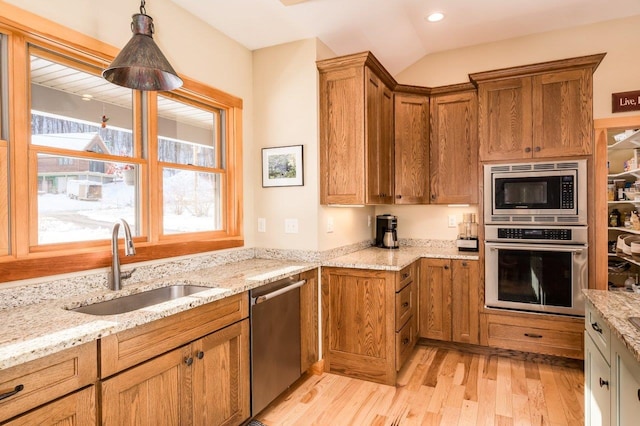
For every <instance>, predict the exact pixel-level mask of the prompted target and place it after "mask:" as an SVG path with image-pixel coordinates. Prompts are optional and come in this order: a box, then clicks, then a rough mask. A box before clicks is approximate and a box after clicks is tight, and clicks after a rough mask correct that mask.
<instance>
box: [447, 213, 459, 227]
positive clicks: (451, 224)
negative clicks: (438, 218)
mask: <svg viewBox="0 0 640 426" xmlns="http://www.w3.org/2000/svg"><path fill="white" fill-rule="evenodd" d="M457 224H458V221H457V219H456V215H455V214H450V215H449V228H455V227H456V226H457Z"/></svg>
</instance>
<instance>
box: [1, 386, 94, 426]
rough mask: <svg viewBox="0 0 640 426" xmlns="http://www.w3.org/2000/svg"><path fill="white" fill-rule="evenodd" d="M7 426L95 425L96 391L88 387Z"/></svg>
mask: <svg viewBox="0 0 640 426" xmlns="http://www.w3.org/2000/svg"><path fill="white" fill-rule="evenodd" d="M2 424H3V425H7V426H32V425H51V426H91V425H95V424H97V423H96V389H95V386H90V387H88V388H85V389H83V390H80V391H78V392H76V393H72V394H71V395H67V396H65V397H63V398H60V399H58V400H56V401H54V402H51V403H49V404H46V405H44V406H42V407H40V408H37V409H35V410H33V411H30V412H29V413H27V414H24V415H22V416H20V417H17V418H15V419H13V420H11V421H9V422H6V423H2Z"/></svg>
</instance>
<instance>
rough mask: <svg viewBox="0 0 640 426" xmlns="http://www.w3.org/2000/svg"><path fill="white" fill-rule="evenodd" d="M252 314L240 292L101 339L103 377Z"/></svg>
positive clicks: (245, 295) (246, 296)
mask: <svg viewBox="0 0 640 426" xmlns="http://www.w3.org/2000/svg"><path fill="white" fill-rule="evenodd" d="M248 316H249V297H248V295H247V293H240V294H236V295H234V296H230V297H227V298H224V299H221V300H217V301H215V302H212V303H208V304H206V305H203V306H200V307H197V308H194V309H190V310H188V311H184V312H181V313H179V314H176V315H172V316H170V317H167V318H162V319H159V320H157V321H153V322H150V323H148V324H145V325H142V326H140V327H135V328H132V329H131V330H126V331H122V332H120V333H117V334H112V335H110V336H107V337H105V338H103V339H102V340H101V349H100V361H101V370H100V377H101V378H105V377H109V376H111V375H112V374H114V373H117V372H118V371H122V370H124V369H125V368H129V367H132V366H134V365H136V364H139V363H141V362H143V361H146V360H148V359H151V358H153V357H155V356H157V355H160V354H163V353H165V352H167V351H169V350H171V349H174V348H177V347H179V346H182V345H184V344H186V343H189V342H191V341H193V340H196V339H198V338H200V337H202V336H205V335H207V334H209V333H212V332H214V331H216V330H219V329H221V328H223V327H226V326H227V325H229V324H233V323H234V322H236V321H239V320H241V319H243V318H246V317H248Z"/></svg>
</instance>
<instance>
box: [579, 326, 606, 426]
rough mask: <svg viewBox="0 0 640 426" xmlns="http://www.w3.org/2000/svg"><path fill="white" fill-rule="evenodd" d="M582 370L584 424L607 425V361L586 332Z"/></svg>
mask: <svg viewBox="0 0 640 426" xmlns="http://www.w3.org/2000/svg"><path fill="white" fill-rule="evenodd" d="M607 356H608V354H607ZM584 371H585V375H584V379H585V392H584V395H585V400H584V407H585V424H587V425H602V426H608V425H609V424H611V423H610V419H611V390H610V387H611V386H610V382H611V381H610V377H609V375H610V370H609V362H608V359H605V357H604V356H603V354H601V353H600V351H599V350H598V348H597V346H596V344H595V343H594V342H593V339H591V337H590V336H589V334H588V333H585V335H584Z"/></svg>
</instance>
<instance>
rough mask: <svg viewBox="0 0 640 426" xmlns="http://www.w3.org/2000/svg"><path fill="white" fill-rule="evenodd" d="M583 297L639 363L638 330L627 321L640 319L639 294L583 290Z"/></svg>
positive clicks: (639, 341) (639, 333)
mask: <svg viewBox="0 0 640 426" xmlns="http://www.w3.org/2000/svg"><path fill="white" fill-rule="evenodd" d="M584 295H585V297H586V299H587V300H588V301H589V302H591V304H593V306H594V307H595V309H596V311H597V312H598V313H599V314H600V316H602V318H603V319H604V321H605V322H606V323H607V325H608V326H609V328H610V329H611V332H612V333H613V334H614V335H615V336H616V337H617V338H618V339H619V340H620V341H621V342H622V343H624V345H625V346H626V347H627V349H628V350H629V352H631V354H632V355H633V356H634V357H635V359H636V360H637V361H638V362H640V330H638V329H637V328H636V327H635V326H634V325H633V324H632V323H631V321H629V317H640V294H637V293H631V292H623V291H608V290H584Z"/></svg>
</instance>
